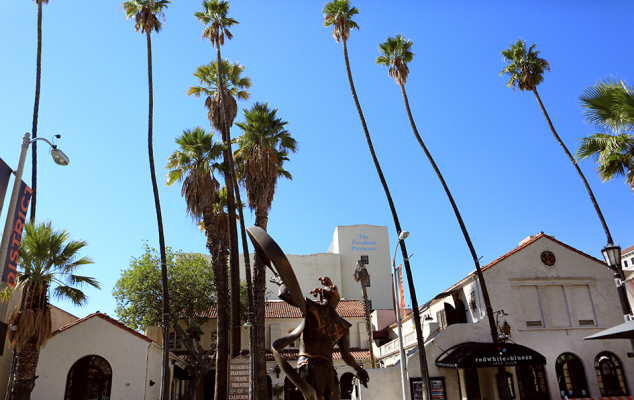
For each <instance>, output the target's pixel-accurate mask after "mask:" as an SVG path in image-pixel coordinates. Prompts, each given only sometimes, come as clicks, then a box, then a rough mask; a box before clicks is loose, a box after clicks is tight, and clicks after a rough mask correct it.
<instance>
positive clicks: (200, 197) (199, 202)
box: [165, 127, 229, 398]
mask: <svg viewBox="0 0 634 400" xmlns="http://www.w3.org/2000/svg"><path fill="white" fill-rule="evenodd" d="M176 144H177V145H178V150H176V151H174V153H172V155H171V156H170V157H169V158H168V161H167V165H166V166H165V169H166V170H168V173H167V176H166V179H165V183H166V184H167V186H171V185H173V184H174V183H176V182H179V183H182V188H181V195H182V196H183V197H184V198H185V202H186V204H187V213H188V214H189V215H190V216H191V217H192V219H193V220H194V221H195V222H198V223H200V222H202V226H203V229H204V231H205V235H206V237H207V249H208V250H209V253H210V254H211V257H212V260H213V263H212V266H213V270H214V284H215V286H216V290H217V295H218V296H217V302H218V304H217V305H218V309H219V310H225V309H227V307H228V301H227V300H228V298H229V286H228V281H227V279H228V276H227V268H226V265H227V259H226V256H227V254H228V249H229V242H228V238H227V237H226V234H228V219H227V215H226V213H225V212H224V205H225V204H226V193H225V203H223V202H222V199H221V198H217V197H219V196H220V194H219V192H218V188H219V186H220V184H219V183H218V180H217V179H216V178H215V177H214V174H213V173H214V171H217V170H219V169H220V165H219V164H218V161H217V160H218V159H219V158H220V156H221V155H222V153H223V152H224V150H225V147H224V146H223V145H222V144H221V143H219V142H217V141H216V140H215V138H214V134H213V132H210V133H207V132H205V129H204V128H202V127H196V128H194V129H187V130H184V131H183V134H182V135H181V136H179V137H178V138H176ZM217 340H218V341H217V344H218V345H217V347H216V349H217V350H216V351H217V352H216V381H217V382H225V381H226V380H227V373H228V372H227V371H228V366H227V359H228V355H229V354H228V349H229V346H228V342H229V319H228V318H227V314H226V313H218V336H217ZM216 390H219V392H216V395H220V396H221V397H217V398H225V397H226V393H225V392H223V391H226V387H224V386H222V385H216ZM190 391H193V392H194V393H195V390H194V389H193V388H192V390H189V389H188V392H190Z"/></svg>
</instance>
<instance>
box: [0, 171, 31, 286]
mask: <svg viewBox="0 0 634 400" xmlns="http://www.w3.org/2000/svg"><path fill="white" fill-rule="evenodd" d="M32 193H33V191H32V190H31V188H30V187H28V186H27V185H26V183H24V181H22V182H21V183H20V193H19V194H18V204H17V205H16V207H15V215H14V216H13V223H12V224H11V236H10V237H9V249H8V251H7V259H6V260H3V261H4V269H3V271H4V272H3V273H2V282H5V283H6V284H7V285H9V286H11V287H15V270H16V268H17V266H18V252H19V251H20V241H22V231H23V228H24V222H25V221H26V213H27V211H28V210H29V203H30V202H31V194H32ZM9 217H10V215H7V218H9Z"/></svg>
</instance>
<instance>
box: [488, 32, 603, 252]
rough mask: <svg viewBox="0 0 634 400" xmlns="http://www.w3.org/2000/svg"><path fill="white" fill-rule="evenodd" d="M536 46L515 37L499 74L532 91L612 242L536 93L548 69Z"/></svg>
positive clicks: (578, 169)
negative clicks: (507, 76)
mask: <svg viewBox="0 0 634 400" xmlns="http://www.w3.org/2000/svg"><path fill="white" fill-rule="evenodd" d="M536 46H537V45H536V44H533V45H532V46H531V47H529V48H528V50H527V49H526V43H525V42H524V41H523V40H522V39H521V38H520V39H517V42H515V43H511V44H510V47H509V48H508V49H506V50H503V51H502V56H503V57H504V60H505V61H506V62H508V64H509V65H507V66H506V68H504V69H503V70H502V72H500V76H502V75H504V74H507V75H510V76H511V78H510V80H509V82H508V84H507V86H508V87H510V88H513V90H515V88H516V87H517V88H519V90H521V91H525V90H527V91H532V92H533V94H534V95H535V98H536V99H537V103H538V104H539V107H540V108H541V110H542V112H543V113H544V117H546V122H547V123H548V126H549V127H550V131H551V132H552V134H553V136H554V137H555V139H556V140H557V143H559V145H560V146H561V148H562V149H563V150H564V152H565V153H566V155H567V156H568V158H569V159H570V162H571V163H572V165H573V166H574V167H575V169H576V170H577V173H578V174H579V177H580V178H581V180H582V181H583V184H584V185H585V187H586V190H587V192H588V195H589V196H590V200H591V201H592V204H593V205H594V209H595V210H596V212H597V215H598V216H599V219H600V220H601V224H602V225H603V230H604V231H605V236H606V238H607V241H608V244H612V243H614V242H613V241H612V235H610V230H609V229H608V225H607V223H606V222H605V219H604V218H603V213H601V209H600V208H599V204H598V203H597V200H596V199H595V198H594V194H593V193H592V189H590V185H588V181H587V180H586V177H585V176H584V175H583V172H581V169H580V168H579V166H578V165H577V162H576V161H575V159H574V157H573V156H572V154H570V151H568V148H567V147H566V145H565V144H564V142H563V141H562V140H561V138H560V137H559V135H558V134H557V131H556V130H555V127H554V126H553V124H552V122H551V121H550V117H549V116H548V113H547V112H546V108H545V107H544V104H543V103H542V100H541V98H540V97H539V93H537V86H538V85H539V84H540V83H542V82H543V81H544V72H545V71H550V64H548V61H546V60H545V59H543V58H540V57H539V51H535V50H534V49H535V47H536Z"/></svg>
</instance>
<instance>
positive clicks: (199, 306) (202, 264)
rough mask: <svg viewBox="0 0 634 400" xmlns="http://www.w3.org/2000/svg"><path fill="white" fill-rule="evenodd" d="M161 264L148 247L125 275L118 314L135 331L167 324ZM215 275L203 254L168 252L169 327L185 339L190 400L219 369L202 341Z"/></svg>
mask: <svg viewBox="0 0 634 400" xmlns="http://www.w3.org/2000/svg"><path fill="white" fill-rule="evenodd" d="M160 265H161V259H160V255H159V254H158V253H157V251H156V250H155V249H154V248H150V247H149V246H148V245H147V244H145V245H144V253H143V255H142V256H141V257H138V258H136V257H133V258H132V261H131V262H130V267H129V268H128V269H126V270H124V271H122V274H121V278H119V280H118V281H117V283H116V284H115V287H114V289H113V292H112V295H113V297H114V298H115V300H116V301H117V307H116V310H115V312H116V314H117V318H119V319H120V320H121V321H122V322H123V323H124V324H126V325H127V326H128V327H130V328H132V329H137V330H138V329H143V328H146V327H148V326H152V325H159V324H160V323H161V321H162V319H163V316H162V310H163V305H162V304H163V303H162V288H161V271H160ZM213 277H214V274H213V271H212V267H211V264H210V263H209V262H208V261H207V260H205V258H203V257H202V256H201V255H199V254H183V253H182V252H181V251H178V252H174V251H172V249H170V248H169V247H168V248H167V283H168V288H169V291H170V321H172V322H171V327H172V328H173V329H174V330H175V332H176V334H177V335H178V337H180V338H181V340H182V342H183V345H184V346H185V349H186V350H187V352H188V354H189V356H190V357H189V361H188V362H187V366H188V369H189V373H190V374H191V375H192V379H191V380H190V381H189V385H188V386H187V391H186V395H185V396H186V397H185V398H187V399H195V398H196V393H197V391H198V385H199V384H200V381H201V380H202V379H203V377H204V376H205V374H206V373H207V372H208V371H209V370H211V369H212V367H213V366H214V365H215V361H214V358H213V355H214V352H215V346H213V345H212V346H210V348H209V349H206V350H205V349H203V347H202V344H201V342H200V338H201V336H202V334H203V324H204V323H205V322H206V321H207V320H208V318H207V317H203V315H206V314H207V313H208V311H209V309H210V308H212V307H214V306H215V305H216V296H215V293H216V291H215V286H214V284H213V282H214V280H213Z"/></svg>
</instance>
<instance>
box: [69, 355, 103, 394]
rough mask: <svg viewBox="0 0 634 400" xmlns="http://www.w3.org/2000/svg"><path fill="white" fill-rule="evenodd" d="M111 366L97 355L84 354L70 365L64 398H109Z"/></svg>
mask: <svg viewBox="0 0 634 400" xmlns="http://www.w3.org/2000/svg"><path fill="white" fill-rule="evenodd" d="M111 387H112V368H110V364H108V361H106V360H105V359H103V358H101V357H99V356H86V357H84V358H81V359H80V360H79V361H77V362H76V363H75V364H73V366H72V367H71V369H70V371H69V372H68V378H67V379H66V394H65V395H64V399H65V400H110V389H111Z"/></svg>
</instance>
